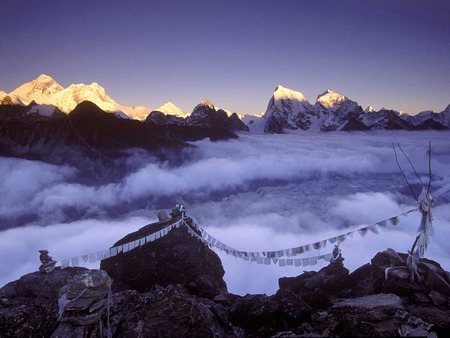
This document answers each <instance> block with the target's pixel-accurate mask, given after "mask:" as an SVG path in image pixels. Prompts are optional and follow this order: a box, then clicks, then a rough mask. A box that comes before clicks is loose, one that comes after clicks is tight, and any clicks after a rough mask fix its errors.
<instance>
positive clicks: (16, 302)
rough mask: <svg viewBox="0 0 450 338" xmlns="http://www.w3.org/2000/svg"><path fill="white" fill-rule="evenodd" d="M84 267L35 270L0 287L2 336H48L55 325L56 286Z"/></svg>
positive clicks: (54, 328) (56, 307) (57, 292)
mask: <svg viewBox="0 0 450 338" xmlns="http://www.w3.org/2000/svg"><path fill="white" fill-rule="evenodd" d="M85 271H88V270H87V269H85V268H67V269H64V270H61V268H56V269H55V270H53V271H52V272H50V273H48V274H43V273H41V272H34V273H30V274H27V275H24V276H22V277H21V278H20V279H19V280H17V281H14V282H11V283H8V284H6V285H5V286H4V287H3V288H2V289H0V336H1V337H31V336H35V337H37V336H39V337H49V336H50V335H51V334H52V333H53V332H54V331H55V330H56V328H57V326H58V324H57V319H58V299H59V290H60V289H61V288H62V287H63V286H64V285H65V284H66V283H67V281H68V280H69V279H72V278H73V277H74V276H76V275H77V274H79V273H83V272H85Z"/></svg>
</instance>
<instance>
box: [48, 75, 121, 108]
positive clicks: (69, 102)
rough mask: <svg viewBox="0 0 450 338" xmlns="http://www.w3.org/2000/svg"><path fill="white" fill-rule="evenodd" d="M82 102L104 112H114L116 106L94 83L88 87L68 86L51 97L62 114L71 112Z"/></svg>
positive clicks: (82, 85) (79, 85)
mask: <svg viewBox="0 0 450 338" xmlns="http://www.w3.org/2000/svg"><path fill="white" fill-rule="evenodd" d="M83 101H90V102H92V103H95V104H96V105H97V106H99V107H100V108H101V109H102V110H105V111H115V110H116V107H117V105H118V104H117V103H116V102H115V101H114V100H113V99H111V98H110V97H109V96H108V95H107V94H106V91H105V89H104V88H103V87H101V86H100V85H99V84H98V83H96V82H93V83H91V84H90V85H85V84H83V83H80V84H73V85H70V86H69V87H68V88H66V89H64V90H62V91H60V92H59V93H57V94H56V95H55V96H54V97H53V102H54V103H55V105H56V106H57V107H59V109H61V110H62V111H64V112H70V111H72V110H73V109H74V108H75V107H76V106H77V104H78V103H80V102H83Z"/></svg>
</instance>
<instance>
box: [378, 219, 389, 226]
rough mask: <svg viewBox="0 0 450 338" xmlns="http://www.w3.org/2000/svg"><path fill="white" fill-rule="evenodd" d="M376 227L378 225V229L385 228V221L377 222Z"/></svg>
mask: <svg viewBox="0 0 450 338" xmlns="http://www.w3.org/2000/svg"><path fill="white" fill-rule="evenodd" d="M377 225H379V226H380V227H384V228H385V227H386V226H387V220H384V221H381V222H378V223H377Z"/></svg>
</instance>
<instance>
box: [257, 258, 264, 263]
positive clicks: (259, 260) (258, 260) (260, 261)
mask: <svg viewBox="0 0 450 338" xmlns="http://www.w3.org/2000/svg"><path fill="white" fill-rule="evenodd" d="M256 262H257V263H258V264H263V263H264V258H262V257H258V259H257V260H256Z"/></svg>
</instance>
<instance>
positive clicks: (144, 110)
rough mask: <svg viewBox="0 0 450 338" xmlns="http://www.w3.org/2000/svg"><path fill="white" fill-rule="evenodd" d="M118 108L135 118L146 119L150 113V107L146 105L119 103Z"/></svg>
mask: <svg viewBox="0 0 450 338" xmlns="http://www.w3.org/2000/svg"><path fill="white" fill-rule="evenodd" d="M116 109H117V110H118V111H120V112H123V113H125V114H126V115H127V116H128V117H129V118H133V119H135V120H141V121H142V120H145V118H146V117H147V116H148V114H150V108H148V107H145V106H134V107H127V106H122V105H118V106H116Z"/></svg>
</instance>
